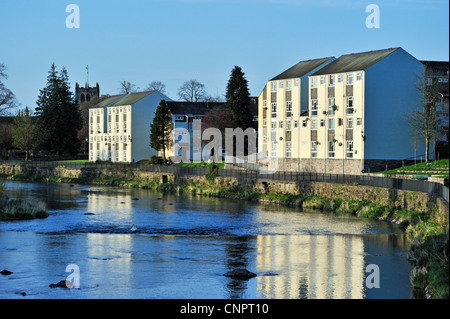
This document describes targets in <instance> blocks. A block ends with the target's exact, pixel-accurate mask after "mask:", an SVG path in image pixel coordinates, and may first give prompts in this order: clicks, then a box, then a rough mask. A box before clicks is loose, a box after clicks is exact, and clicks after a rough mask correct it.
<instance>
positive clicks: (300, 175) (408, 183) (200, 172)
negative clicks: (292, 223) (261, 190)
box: [0, 161, 449, 203]
mask: <svg viewBox="0 0 450 319" xmlns="http://www.w3.org/2000/svg"><path fill="white" fill-rule="evenodd" d="M1 164H6V165H25V166H29V167H56V166H65V167H72V168H88V167H91V168H107V167H114V168H132V169H139V170H142V171H147V172H161V173H169V174H170V173H172V174H175V175H178V176H183V175H193V176H205V175H206V174H207V173H208V169H207V168H201V167H178V166H173V165H172V166H163V165H151V164H137V163H111V162H101V163H90V162H46V161H45V162H42V161H29V162H23V161H0V165H1ZM218 176H221V177H234V178H236V179H238V180H250V179H253V180H256V179H259V180H263V181H264V180H265V181H267V180H277V181H298V182H324V183H338V184H355V185H365V186H373V187H382V188H391V189H397V190H405V191H414V192H423V193H428V194H431V195H435V196H438V197H441V198H443V199H444V200H445V201H446V202H447V203H448V202H449V191H448V187H447V186H445V185H443V184H440V183H435V182H428V181H423V180H411V179H401V178H391V177H385V176H367V175H342V174H324V173H312V172H290V171H276V172H265V171H258V170H244V169H219V170H218Z"/></svg>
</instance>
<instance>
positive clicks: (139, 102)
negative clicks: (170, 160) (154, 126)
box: [89, 91, 170, 162]
mask: <svg viewBox="0 0 450 319" xmlns="http://www.w3.org/2000/svg"><path fill="white" fill-rule="evenodd" d="M163 99H165V100H168V101H170V98H168V97H167V96H165V95H164V94H161V93H159V92H158V91H149V92H139V93H130V94H124V95H115V96H111V97H108V98H106V99H105V100H103V101H102V102H100V103H99V104H97V105H96V106H94V107H92V108H91V109H90V110H89V160H90V161H93V162H95V161H98V160H100V161H111V162H137V161H139V160H144V159H145V160H148V159H149V158H150V156H152V155H158V152H157V151H156V150H154V149H152V148H151V147H150V123H152V121H153V118H154V115H155V111H156V108H157V107H158V105H159V102H160V101H161V100H163Z"/></svg>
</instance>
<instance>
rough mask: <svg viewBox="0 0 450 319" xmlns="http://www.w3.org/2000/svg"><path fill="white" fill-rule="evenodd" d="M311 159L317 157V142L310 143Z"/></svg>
mask: <svg viewBox="0 0 450 319" xmlns="http://www.w3.org/2000/svg"><path fill="white" fill-rule="evenodd" d="M311 157H317V141H311Z"/></svg>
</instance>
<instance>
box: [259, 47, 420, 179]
mask: <svg viewBox="0 0 450 319" xmlns="http://www.w3.org/2000/svg"><path fill="white" fill-rule="evenodd" d="M421 67H422V64H421V63H420V62H419V61H418V60H417V59H416V58H414V57H413V56H411V55H410V54H409V53H408V52H406V51H405V50H403V49H402V48H392V49H386V50H378V51H370V52H362V53H355V54H348V55H342V56H341V57H339V58H338V59H333V60H332V61H330V62H329V63H327V64H326V65H324V66H322V67H319V68H318V70H315V71H313V72H311V73H310V74H308V78H309V82H308V93H309V95H308V109H307V111H302V110H303V108H302V107H300V108H298V109H297V111H296V112H294V111H293V114H292V119H291V120H290V121H291V122H290V123H288V119H287V118H285V119H281V118H279V117H280V116H283V115H284V114H279V113H280V110H278V109H277V110H275V112H273V113H276V117H275V118H276V119H277V121H273V120H272V121H271V122H270V124H269V121H268V120H266V121H267V123H264V118H265V116H264V105H263V107H262V108H260V113H259V116H260V119H261V120H262V121H261V122H262V126H263V129H264V125H271V129H272V130H274V129H278V130H279V129H280V126H282V127H281V129H282V130H281V131H278V132H277V133H278V134H277V136H274V137H276V138H277V140H276V142H275V141H274V139H273V138H274V137H272V136H270V138H271V144H269V143H268V142H267V138H266V140H264V136H262V138H263V140H262V141H261V142H260V145H261V146H262V149H264V148H265V149H266V150H267V152H268V154H269V156H272V157H276V158H277V159H278V162H279V164H278V168H279V169H281V170H294V171H311V172H326V173H340V174H342V173H346V174H357V173H360V172H361V171H363V170H372V171H373V170H374V169H377V168H379V167H383V168H385V165H386V164H388V165H390V164H393V163H394V162H398V161H401V160H403V159H407V158H409V157H412V156H413V155H414V151H413V147H412V146H411V135H410V130H409V125H408V124H407V123H406V121H405V113H406V111H407V110H409V109H411V108H414V107H415V105H416V104H417V100H418V98H419V96H418V91H417V89H416V88H415V82H416V79H417V76H418V75H420V72H421ZM270 82H271V81H270ZM263 103H264V102H263ZM285 103H287V102H285ZM284 112H285V110H284V109H283V110H281V113H284ZM266 118H267V117H266ZM288 129H289V130H288ZM272 133H273V131H271V134H272ZM289 135H291V136H289ZM265 141H266V145H270V148H269V147H268V146H265V145H264V144H265V143H264V142H265ZM288 142H290V143H288ZM274 144H275V146H274ZM280 144H281V147H280V146H279V145H280Z"/></svg>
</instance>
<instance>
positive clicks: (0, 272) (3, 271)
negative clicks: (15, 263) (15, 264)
mask: <svg viewBox="0 0 450 319" xmlns="http://www.w3.org/2000/svg"><path fill="white" fill-rule="evenodd" d="M0 274H2V275H4V276H9V275H11V274H12V271H9V270H8V269H3V270H2V271H0Z"/></svg>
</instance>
